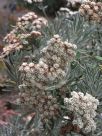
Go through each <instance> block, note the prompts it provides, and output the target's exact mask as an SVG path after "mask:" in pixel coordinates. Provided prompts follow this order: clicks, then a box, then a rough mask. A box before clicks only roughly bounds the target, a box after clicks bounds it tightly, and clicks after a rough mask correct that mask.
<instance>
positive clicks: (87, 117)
mask: <svg viewBox="0 0 102 136" xmlns="http://www.w3.org/2000/svg"><path fill="white" fill-rule="evenodd" d="M71 95H72V97H71V98H65V99H64V103H65V105H66V106H67V108H68V110H70V111H71V112H73V116H74V118H73V122H72V123H73V125H77V126H78V127H79V128H80V129H82V131H83V132H84V133H89V132H93V131H94V130H95V129H96V123H95V121H94V118H95V116H96V110H97V106H98V105H99V101H98V100H97V99H95V97H93V96H92V95H90V94H88V93H86V95H84V94H83V93H82V92H72V93H71Z"/></svg>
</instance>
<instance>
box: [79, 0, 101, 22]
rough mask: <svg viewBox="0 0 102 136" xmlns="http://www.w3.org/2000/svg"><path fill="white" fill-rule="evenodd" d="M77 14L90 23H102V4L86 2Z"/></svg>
mask: <svg viewBox="0 0 102 136" xmlns="http://www.w3.org/2000/svg"><path fill="white" fill-rule="evenodd" d="M79 12H80V14H81V15H82V16H85V17H86V18H87V19H88V20H91V21H97V22H101V21H102V2H97V3H96V2H91V1H89V2H86V3H84V4H82V5H81V7H80V9H79Z"/></svg>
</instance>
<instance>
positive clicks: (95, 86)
mask: <svg viewBox="0 0 102 136" xmlns="http://www.w3.org/2000/svg"><path fill="white" fill-rule="evenodd" d="M46 2H48V1H44V4H45V5H46ZM50 2H51V1H49V2H48V3H49V5H47V6H48V7H49V6H50V4H51V3H50ZM56 2H57V1H56ZM26 4H27V3H26ZM33 4H34V5H33ZM33 4H30V5H29V4H27V7H30V8H31V7H32V10H34V9H33V8H34V7H33V6H36V7H37V8H38V9H39V7H38V5H35V3H33ZM51 5H53V4H51ZM54 5H55V7H56V4H54ZM41 6H42V7H41ZM43 6H44V5H40V8H42V9H43V8H45V7H43ZM52 7H53V6H52ZM43 11H44V10H43ZM49 12H50V11H49ZM46 18H47V19H48V20H47V21H48V23H47V25H45V26H43V27H42V28H41V30H40V32H41V37H39V38H38V39H37V41H36V38H32V40H28V39H27V38H25V39H24V40H25V41H27V42H28V43H27V46H29V47H32V46H33V47H34V48H24V49H21V50H18V51H14V52H10V53H9V54H8V55H7V56H6V57H4V58H3V59H4V62H5V65H6V67H7V71H8V73H9V76H10V77H11V79H12V81H14V82H15V86H16V87H17V88H18V87H20V90H19V91H20V94H23V95H28V92H31V94H30V96H29V97H28V99H30V98H31V97H32V98H33V97H34V98H35V100H34V98H33V101H35V102H36V101H37V102H38V103H37V104H38V105H37V108H39V105H40V106H41V103H40V104H39V101H40V100H41V99H42V94H43V93H44V95H43V97H44V98H43V100H44V102H45V105H44V106H46V107H47V106H48V105H47V104H48V102H49V103H50V101H47V100H48V98H47V97H49V96H50V100H51V102H52V99H54V98H55V99H54V100H57V102H56V103H57V104H58V105H57V107H58V108H59V109H60V110H59V111H60V112H59V114H58V116H57V117H54V118H50V119H49V118H42V116H43V114H44V113H45V111H44V110H43V113H42V114H40V112H39V110H38V109H37V108H36V106H35V105H36V104H35V105H33V107H32V104H29V100H28V99H27V101H28V104H27V105H24V102H21V103H20V104H21V107H22V106H24V107H23V109H24V111H23V112H24V113H25V112H27V110H30V113H35V116H34V117H33V118H32V119H31V121H30V122H29V123H27V125H26V126H24V128H21V129H20V130H19V131H20V133H19V134H18V133H15V132H13V133H11V132H12V131H16V129H17V126H15V129H12V131H11V130H10V131H8V128H7V131H6V132H7V133H8V134H6V135H7V136H13V135H15V136H16V135H17V136H18V135H19V136H23V135H25V136H30V135H31V133H30V132H31V130H32V128H33V129H34V130H36V131H37V132H38V133H37V135H39V136H60V135H61V136H87V135H88V136H96V135H97V136H101V134H102V116H101V113H102V91H101V90H102V70H101V69H100V65H101V63H102V47H101V46H102V28H101V23H98V22H89V21H87V20H86V19H85V18H84V17H82V16H80V14H79V12H77V13H76V14H74V15H69V16H65V15H62V16H61V15H60V16H59V15H58V16H56V18H54V19H52V18H51V19H49V18H48V17H47V16H46ZM28 28H30V26H28ZM25 30H26V32H27V33H29V31H28V30H29V29H25ZM30 30H31V29H30ZM17 32H18V33H21V34H22V31H21V32H20V31H17ZM24 32H25V31H23V33H24ZM17 35H18V34H17ZM54 35H57V36H58V35H59V36H60V37H61V39H62V41H67V42H68V43H71V44H72V45H77V49H76V50H75V54H76V55H75V58H74V59H73V60H72V61H71V62H70V72H69V74H68V75H67V76H66V79H65V82H64V84H63V85H62V84H61V85H60V86H57V87H56V86H51V87H48V88H47V89H43V87H42V88H41V89H39V88H40V87H38V86H36V85H35V82H34V81H37V79H33V76H34V74H35V75H36V74H37V72H36V73H33V75H30V74H29V72H28V71H27V73H26V74H25V73H24V72H25V71H23V72H22V71H21V72H20V71H19V67H20V66H21V64H22V63H23V62H24V63H25V62H27V66H28V64H29V63H30V62H32V63H33V64H34V65H37V64H39V60H40V59H41V58H44V57H46V56H47V55H46V54H47V53H49V52H48V51H49V50H50V49H49V44H47V43H48V41H49V40H50V39H51V38H52V37H53V36H54ZM62 41H61V43H62ZM63 43H64V42H63ZM50 44H51V43H50ZM53 46H54V45H53ZM24 47H25V46H24ZM44 48H45V49H46V48H47V49H48V51H47V52H46V53H45V56H44V54H42V53H41V51H42V50H43V49H44ZM60 48H61V47H60ZM69 48H70V47H69ZM55 49H56V48H55ZM50 51H52V50H50ZM71 51H72V48H71V50H70V53H71ZM59 52H60V51H59ZM59 52H57V55H59V54H58V53H59ZM53 53H55V52H54V51H52V56H53ZM55 55H56V54H55ZM63 55H66V54H65V52H64V54H62V56H63ZM52 56H50V57H52ZM62 58H63V57H62ZM45 60H47V59H46V58H45ZM49 60H50V59H49ZM67 61H69V59H68V60H67ZM49 62H50V61H49ZM23 65H24V64H23ZM49 65H50V64H49ZM64 66H65V65H64ZM27 68H28V67H27ZM68 68H69V67H68ZM26 70H29V68H28V69H26ZM27 74H28V75H27ZM27 76H28V77H30V79H31V80H28V79H29V78H28V77H27ZM30 81H31V82H30ZM38 81H39V80H38ZM19 85H20V86H19ZM73 91H76V92H82V93H84V94H85V93H89V94H91V95H92V96H94V97H95V98H97V99H98V100H99V106H98V108H97V115H96V117H95V122H96V123H97V129H96V131H94V132H90V133H88V134H85V133H83V131H82V130H81V129H80V128H78V126H73V124H72V120H73V113H70V111H68V110H67V109H66V106H65V105H64V98H66V97H67V98H70V96H71V95H70V94H71V92H73ZM22 92H23V93H22ZM24 93H25V94H24ZM26 93H27V94H26ZM35 93H38V95H35ZM33 95H34V96H33ZM45 97H46V100H45ZM50 104H53V103H50ZM26 106H28V107H27V108H28V109H26ZM51 106H52V107H53V105H51ZM41 108H43V106H42V107H41ZM47 108H48V107H47ZM48 110H49V109H48ZM23 112H22V114H23ZM54 112H57V110H56V111H54ZM49 114H50V113H49ZM65 117H67V119H66V118H65ZM100 120H101V121H100ZM18 124H19V123H18V122H17V125H18ZM28 126H29V129H28ZM4 130H5V129H4ZM24 132H27V133H24ZM1 133H5V132H3V131H1ZM33 135H34V136H36V134H35V131H34V134H33Z"/></svg>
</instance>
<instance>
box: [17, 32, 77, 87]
mask: <svg viewBox="0 0 102 136" xmlns="http://www.w3.org/2000/svg"><path fill="white" fill-rule="evenodd" d="M75 49H76V45H74V44H71V43H68V42H67V41H65V42H63V41H62V40H61V38H60V36H59V35H54V37H53V38H52V39H50V40H49V41H48V42H47V46H46V47H45V48H43V49H42V50H41V55H42V57H41V58H40V59H39V62H38V64H34V63H32V62H31V63H29V64H27V63H23V64H22V65H21V67H20V68H19V70H20V71H23V72H24V73H26V77H27V79H28V80H29V81H30V82H31V83H32V84H33V85H34V83H35V85H36V86H38V87H41V88H42V87H48V86H53V85H58V84H59V83H60V81H62V80H63V79H66V76H67V75H68V72H69V69H70V68H69V67H70V62H71V61H72V60H73V58H74V57H75Z"/></svg>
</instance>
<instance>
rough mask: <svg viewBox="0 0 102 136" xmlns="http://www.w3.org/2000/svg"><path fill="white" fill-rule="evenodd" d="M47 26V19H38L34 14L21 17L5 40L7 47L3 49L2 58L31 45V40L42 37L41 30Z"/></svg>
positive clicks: (30, 13)
mask: <svg viewBox="0 0 102 136" xmlns="http://www.w3.org/2000/svg"><path fill="white" fill-rule="evenodd" d="M46 24H47V21H46V19H44V18H41V17H38V16H37V15H36V14H35V13H34V12H29V13H27V14H25V15H23V16H22V17H19V18H18V21H17V24H16V26H15V28H14V29H13V30H12V31H11V32H10V33H9V34H7V35H6V37H5V38H4V42H5V44H6V45H7V46H5V47H4V48H3V53H2V57H5V56H7V55H9V54H10V53H11V52H15V51H17V50H20V49H22V48H23V47H26V45H28V44H31V43H29V39H34V38H35V39H37V38H38V37H39V36H41V35H42V34H41V28H42V26H45V25H46ZM24 41H26V42H24Z"/></svg>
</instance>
